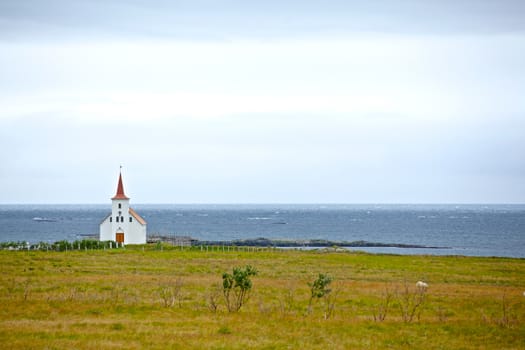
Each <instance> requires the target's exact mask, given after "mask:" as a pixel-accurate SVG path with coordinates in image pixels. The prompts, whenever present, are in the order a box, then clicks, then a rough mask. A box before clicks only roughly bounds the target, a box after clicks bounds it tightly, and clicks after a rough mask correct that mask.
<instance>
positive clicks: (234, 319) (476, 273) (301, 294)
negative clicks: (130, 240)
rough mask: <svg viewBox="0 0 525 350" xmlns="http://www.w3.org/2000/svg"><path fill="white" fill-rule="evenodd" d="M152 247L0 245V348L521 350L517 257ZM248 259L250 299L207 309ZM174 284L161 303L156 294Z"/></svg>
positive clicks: (523, 266) (522, 279)
mask: <svg viewBox="0 0 525 350" xmlns="http://www.w3.org/2000/svg"><path fill="white" fill-rule="evenodd" d="M153 249H154V248H153V247H151V246H148V247H146V249H145V251H143V250H142V247H128V248H127V249H125V250H113V251H102V250H99V251H87V252H85V251H80V252H78V251H73V252H71V251H70V252H67V253H66V252H27V251H23V252H22V251H18V252H12V251H0V266H1V272H2V273H1V275H0V305H1V307H0V344H2V348H3V349H11V348H12V349H42V348H48V349H63V348H78V349H91V348H98V349H107V348H127V349H134V348H137V349H142V348H150V349H165V348H174V349H246V348H250V349H252V348H256V349H353V348H374V349H407V348H415V349H494V348H497V349H525V296H524V295H523V292H524V291H525V260H524V259H506V258H467V257H436V256H395V255H371V254H363V253H351V252H329V251H311V252H303V251H257V252H253V251H251V252H245V251H229V252H227V251H226V252H222V250H219V251H208V252H206V251H205V250H204V251H201V250H200V249H193V250H183V251H181V250H180V249H179V248H176V249H169V248H168V247H166V248H165V249H164V250H163V251H158V250H153ZM248 264H249V265H252V266H254V267H255V268H257V270H258V271H259V274H258V275H257V276H255V277H253V278H252V281H253V291H252V295H251V298H250V300H249V302H248V303H247V304H246V305H245V306H244V307H243V308H242V309H241V311H240V312H238V313H228V312H227V311H226V308H225V306H224V302H223V300H222V299H220V298H219V301H220V305H219V308H218V310H217V312H212V311H210V309H209V308H208V298H209V295H210V293H212V291H213V288H212V285H214V284H220V283H221V282H222V279H221V275H222V273H223V272H231V269H232V268H233V267H235V266H244V265H248ZM318 273H328V274H329V275H330V276H332V277H333V278H334V282H333V283H332V285H331V287H332V288H333V291H332V293H331V294H332V298H333V301H334V314H333V315H332V316H331V317H330V318H328V319H326V318H325V311H326V310H325V304H324V303H323V302H322V301H320V302H317V303H315V304H314V307H313V309H312V310H311V312H308V311H307V306H308V299H309V289H308V285H307V283H308V282H311V281H313V280H314V279H315V278H316V277H317V275H318ZM177 279H178V280H179V281H180V283H182V287H181V289H180V295H179V296H177V302H175V303H174V305H173V306H172V307H165V306H164V303H163V300H162V297H161V293H160V290H161V289H162V288H165V287H170V286H174V285H175V284H176V281H177ZM418 280H425V281H427V282H428V283H429V285H430V287H429V289H428V291H427V295H426V299H425V301H424V303H423V304H422V305H421V307H420V309H418V317H415V318H414V320H413V321H412V322H410V323H406V322H404V321H403V318H402V311H401V303H402V298H403V291H404V288H405V284H406V286H408V288H409V290H410V292H411V293H412V292H414V291H415V282H416V281H418ZM387 288H388V290H389V291H390V292H391V293H392V295H393V299H392V302H391V303H390V305H389V310H388V313H387V316H386V319H385V320H384V321H383V322H375V321H374V317H373V315H374V312H377V310H378V308H379V305H380V304H381V303H382V302H383V301H384V298H385V297H384V295H385V291H386V289H387ZM419 311H420V312H419Z"/></svg>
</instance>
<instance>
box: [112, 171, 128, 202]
mask: <svg viewBox="0 0 525 350" xmlns="http://www.w3.org/2000/svg"><path fill="white" fill-rule="evenodd" d="M111 199H129V197H127V196H126V195H125V194H124V185H123V184H122V172H121V173H119V176H118V185H117V194H115V196H114V197H113V198H111Z"/></svg>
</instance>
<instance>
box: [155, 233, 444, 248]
mask: <svg viewBox="0 0 525 350" xmlns="http://www.w3.org/2000/svg"><path fill="white" fill-rule="evenodd" d="M148 242H151V243H153V242H163V243H172V244H174V245H192V246H200V245H202V246H244V247H282V248H307V247H311V248H326V247H344V248H363V247H367V248H373V247H381V248H385V247H386V248H412V249H418V248H419V249H450V247H436V246H426V245H418V244H404V243H380V242H368V241H353V242H348V241H330V240H324V239H304V240H287V239H268V238H264V237H260V238H253V239H237V240H232V241H212V240H197V239H193V238H191V237H188V236H185V237H182V236H160V235H159V236H150V237H148Z"/></svg>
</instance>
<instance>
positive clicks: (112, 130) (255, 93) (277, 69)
mask: <svg viewBox="0 0 525 350" xmlns="http://www.w3.org/2000/svg"><path fill="white" fill-rule="evenodd" d="M524 62H525V2H524V1H509V0H500V1H493V0H491V1H486V0H455V1H449V0H429V1H420V0H404V1H403V0H383V1H326V0H325V1H305V0H302V1H295V0H292V1H274V0H266V1H257V2H255V1H235V0H231V1H214V0H208V1H206V0H204V1H198V0H193V1H168V0H165V1H161V0H157V1H146V0H144V1H142V0H127V1H126V0H104V1H103V0H100V1H95V0H92V1H83V0H77V1H71V0H54V1H51V0H38V1H37V0H32V1H31V0H26V1H24V0H2V1H0V203H108V202H109V198H110V197H111V196H112V195H113V194H114V192H115V190H116V181H117V176H118V172H119V166H120V165H121V164H122V165H123V167H124V168H123V176H124V182H125V188H126V193H127V194H128V195H129V196H130V197H131V200H132V202H134V203H524V202H525V63H524Z"/></svg>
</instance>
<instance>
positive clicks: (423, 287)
mask: <svg viewBox="0 0 525 350" xmlns="http://www.w3.org/2000/svg"><path fill="white" fill-rule="evenodd" d="M416 288H417V289H419V290H421V291H425V290H427V288H428V284H427V283H425V282H423V281H417V283H416Z"/></svg>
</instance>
